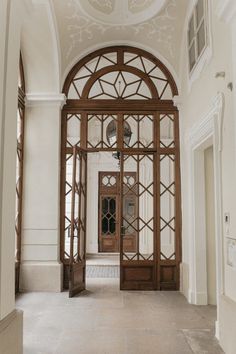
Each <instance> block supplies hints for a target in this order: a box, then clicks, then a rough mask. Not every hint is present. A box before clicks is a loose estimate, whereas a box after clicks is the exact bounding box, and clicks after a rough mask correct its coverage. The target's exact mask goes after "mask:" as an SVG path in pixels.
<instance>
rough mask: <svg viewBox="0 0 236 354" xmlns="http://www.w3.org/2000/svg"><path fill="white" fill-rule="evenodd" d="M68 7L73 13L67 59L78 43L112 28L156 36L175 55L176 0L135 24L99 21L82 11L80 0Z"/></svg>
mask: <svg viewBox="0 0 236 354" xmlns="http://www.w3.org/2000/svg"><path fill="white" fill-rule="evenodd" d="M68 7H69V8H71V9H72V10H73V11H71V15H70V16H68V17H67V18H68V25H67V32H68V33H69V36H70V43H69V47H68V49H67V55H66V57H67V59H68V58H69V57H70V56H71V53H72V52H73V50H74V49H75V48H78V45H79V44H80V43H82V42H84V41H88V40H91V39H93V38H94V36H95V34H97V33H100V34H101V35H103V36H104V35H105V33H107V32H109V31H110V30H111V29H113V30H115V31H120V32H121V33H123V32H125V33H127V31H129V32H130V34H131V35H132V36H137V37H139V36H140V35H141V34H142V35H144V34H145V36H146V37H147V38H155V42H157V43H159V44H163V45H164V46H165V47H166V49H167V51H168V52H169V54H170V56H171V57H173V56H174V49H173V36H174V33H175V21H176V16H175V15H174V14H175V12H176V11H174V10H176V7H177V2H176V0H170V1H169V3H168V5H167V6H166V8H165V9H164V10H163V13H161V14H160V15H159V14H158V15H157V16H155V17H153V18H152V19H150V20H148V21H144V22H141V23H138V24H135V25H116V24H108V23H103V22H101V21H100V22H99V21H97V20H95V19H93V18H91V17H89V16H87V15H86V14H85V13H82V12H81V7H80V3H79V1H78V0H69V1H68Z"/></svg>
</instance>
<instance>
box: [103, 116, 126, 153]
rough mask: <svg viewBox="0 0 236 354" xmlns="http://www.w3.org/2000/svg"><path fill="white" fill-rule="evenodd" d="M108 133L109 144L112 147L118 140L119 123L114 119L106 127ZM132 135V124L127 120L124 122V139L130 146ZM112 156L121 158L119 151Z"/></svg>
mask: <svg viewBox="0 0 236 354" xmlns="http://www.w3.org/2000/svg"><path fill="white" fill-rule="evenodd" d="M106 135H107V141H108V144H109V145H110V146H111V147H113V146H114V144H115V142H116V141H117V123H116V121H115V120H114V119H113V120H111V121H110V123H109V124H108V126H107V129H106ZM131 136H132V131H131V128H130V125H129V124H128V123H127V122H124V134H123V140H124V143H125V145H126V146H129V143H130V139H131ZM112 156H113V157H114V158H116V159H119V158H120V153H119V152H118V151H117V152H114V153H113V154H112Z"/></svg>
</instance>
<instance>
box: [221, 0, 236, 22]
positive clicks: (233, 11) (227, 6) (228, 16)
mask: <svg viewBox="0 0 236 354" xmlns="http://www.w3.org/2000/svg"><path fill="white" fill-rule="evenodd" d="M216 12H217V16H218V17H219V19H220V20H223V21H225V22H226V23H228V24H232V23H233V22H234V21H236V1H235V0H220V3H219V5H218V7H217V10H216Z"/></svg>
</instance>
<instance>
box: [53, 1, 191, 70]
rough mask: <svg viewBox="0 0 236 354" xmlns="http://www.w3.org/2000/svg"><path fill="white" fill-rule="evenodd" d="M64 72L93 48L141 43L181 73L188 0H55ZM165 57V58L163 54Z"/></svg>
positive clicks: (142, 46) (141, 45)
mask: <svg viewBox="0 0 236 354" xmlns="http://www.w3.org/2000/svg"><path fill="white" fill-rule="evenodd" d="M52 4H53V6H54V11H55V15H56V21H57V27H58V32H59V39H60V46H61V66H62V68H61V69H62V76H65V73H67V71H68V69H69V68H70V67H71V66H72V65H73V64H74V63H75V61H76V60H77V59H78V58H80V57H81V55H83V54H84V53H86V54H87V53H88V52H89V51H90V50H91V48H94V49H95V48H96V49H97V48H99V47H104V46H106V45H111V44H112V43H114V44H117V43H119V44H132V43H134V44H135V45H136V46H138V45H140V47H141V48H145V49H147V50H150V51H151V52H152V53H155V52H156V53H159V54H160V56H161V57H162V58H165V61H166V62H168V63H169V64H170V66H172V67H173V68H174V70H175V71H176V73H178V68H179V60H180V48H181V41H182V32H183V26H184V19H185V16H186V8H187V5H188V0H52ZM160 59H161V58H160Z"/></svg>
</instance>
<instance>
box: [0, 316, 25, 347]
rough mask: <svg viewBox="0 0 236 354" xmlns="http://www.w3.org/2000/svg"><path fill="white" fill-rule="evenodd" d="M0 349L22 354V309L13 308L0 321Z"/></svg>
mask: <svg viewBox="0 0 236 354" xmlns="http://www.w3.org/2000/svg"><path fill="white" fill-rule="evenodd" d="M0 351H1V353H4V354H23V311H21V310H13V311H12V312H11V313H10V314H9V315H8V316H6V317H5V318H3V319H2V320H1V321H0Z"/></svg>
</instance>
